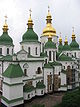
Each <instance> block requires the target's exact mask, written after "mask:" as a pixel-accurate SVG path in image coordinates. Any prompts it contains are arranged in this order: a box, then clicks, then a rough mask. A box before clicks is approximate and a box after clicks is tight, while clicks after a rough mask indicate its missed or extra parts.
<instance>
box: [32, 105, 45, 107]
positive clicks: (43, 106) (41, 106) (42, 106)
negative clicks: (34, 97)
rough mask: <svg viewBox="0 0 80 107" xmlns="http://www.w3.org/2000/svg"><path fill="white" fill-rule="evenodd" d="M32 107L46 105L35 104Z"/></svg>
mask: <svg viewBox="0 0 80 107" xmlns="http://www.w3.org/2000/svg"><path fill="white" fill-rule="evenodd" d="M32 107H45V105H44V104H34V105H32Z"/></svg>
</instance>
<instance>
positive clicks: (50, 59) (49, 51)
mask: <svg viewBox="0 0 80 107" xmlns="http://www.w3.org/2000/svg"><path fill="white" fill-rule="evenodd" d="M49 61H51V51H49Z"/></svg>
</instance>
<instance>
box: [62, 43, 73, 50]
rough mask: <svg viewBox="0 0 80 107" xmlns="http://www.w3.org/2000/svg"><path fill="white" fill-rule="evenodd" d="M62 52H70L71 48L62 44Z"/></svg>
mask: <svg viewBox="0 0 80 107" xmlns="http://www.w3.org/2000/svg"><path fill="white" fill-rule="evenodd" d="M62 50H63V51H70V50H71V47H70V45H68V44H64V46H63V48H62Z"/></svg>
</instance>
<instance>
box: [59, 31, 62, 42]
mask: <svg viewBox="0 0 80 107" xmlns="http://www.w3.org/2000/svg"><path fill="white" fill-rule="evenodd" d="M59 44H62V37H61V32H60V37H59Z"/></svg>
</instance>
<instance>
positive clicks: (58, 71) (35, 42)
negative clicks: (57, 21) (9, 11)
mask: <svg viewBox="0 0 80 107" xmlns="http://www.w3.org/2000/svg"><path fill="white" fill-rule="evenodd" d="M33 25H34V24H33V20H32V18H31V12H30V16H29V19H28V23H27V26H28V27H27V31H26V32H25V33H24V34H23V35H22V41H21V42H20V46H21V49H20V51H18V52H17V53H15V52H14V44H13V39H12V38H11V37H10V36H9V34H8V24H7V22H6V20H5V23H4V25H3V28H2V29H3V33H2V35H1V36H0V91H1V93H2V97H1V103H2V105H4V107H14V106H19V107H20V105H23V104H24V101H28V100H30V99H32V98H33V97H36V96H44V95H45V94H49V93H54V92H60V91H67V90H72V89H75V88H77V87H79V86H80V49H79V44H78V43H77V41H76V35H75V33H74V29H73V31H72V35H71V38H72V41H71V43H70V44H68V40H67V37H65V41H64V44H63V43H62V37H61V34H60V37H59V41H58V36H57V35H56V29H55V28H54V27H53V26H52V16H51V13H50V10H49V9H48V14H47V16H46V27H45V28H44V29H43V31H42V35H41V36H40V41H39V38H38V35H37V34H36V32H34V29H33Z"/></svg>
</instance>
